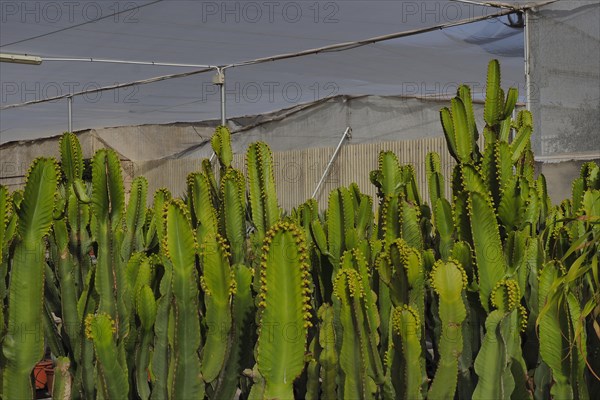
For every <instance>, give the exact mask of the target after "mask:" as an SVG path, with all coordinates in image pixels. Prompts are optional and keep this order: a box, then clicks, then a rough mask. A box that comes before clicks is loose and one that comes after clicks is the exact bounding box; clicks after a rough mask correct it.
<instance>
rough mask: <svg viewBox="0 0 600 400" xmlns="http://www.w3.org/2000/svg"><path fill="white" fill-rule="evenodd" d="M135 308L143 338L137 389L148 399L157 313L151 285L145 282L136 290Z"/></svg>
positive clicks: (142, 396)
mask: <svg viewBox="0 0 600 400" xmlns="http://www.w3.org/2000/svg"><path fill="white" fill-rule="evenodd" d="M135 308H136V314H137V316H138V318H139V319H140V322H141V328H142V329H141V331H142V332H141V337H142V338H141V340H140V341H139V345H138V346H139V347H138V348H137V354H136V362H135V370H136V389H137V393H138V396H139V397H140V398H141V399H144V400H146V399H148V398H150V386H149V385H148V366H149V363H150V347H151V345H152V343H153V341H154V331H153V328H154V322H155V320H156V314H157V307H156V299H155V298H154V293H153V292H152V289H151V288H150V286H148V285H145V284H143V285H141V287H140V288H139V290H138V291H137V292H136V297H135Z"/></svg>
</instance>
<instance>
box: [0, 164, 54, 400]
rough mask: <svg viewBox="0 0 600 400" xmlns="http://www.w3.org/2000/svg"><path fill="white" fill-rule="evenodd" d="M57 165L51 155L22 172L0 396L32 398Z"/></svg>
mask: <svg viewBox="0 0 600 400" xmlns="http://www.w3.org/2000/svg"><path fill="white" fill-rule="evenodd" d="M57 181H58V166H57V163H56V161H55V160H54V159H48V158H39V159H36V160H35V161H34V162H33V164H32V166H31V168H30V169H29V171H28V173H27V178H26V184H25V191H24V193H23V199H22V201H21V204H20V209H19V211H18V215H19V221H18V228H17V234H18V238H17V239H16V244H15V248H14V253H13V255H12V261H11V271H10V284H9V288H8V318H7V322H8V325H7V330H6V335H5V337H4V339H3V343H2V352H3V356H4V358H5V360H6V364H5V366H4V367H3V369H4V371H3V372H2V375H3V376H2V378H3V388H2V390H3V395H4V397H5V398H7V399H22V398H32V397H33V393H34V392H33V388H32V386H31V379H30V375H31V371H32V370H33V367H34V366H35V364H36V362H38V361H39V360H40V359H41V358H42V355H43V351H44V340H43V335H44V332H43V328H42V323H41V322H40V321H41V320H42V310H43V301H44V276H45V268H46V262H45V250H46V246H45V243H44V237H45V236H46V235H47V234H48V232H49V230H50V227H51V224H52V216H53V211H54V206H55V192H56V189H57Z"/></svg>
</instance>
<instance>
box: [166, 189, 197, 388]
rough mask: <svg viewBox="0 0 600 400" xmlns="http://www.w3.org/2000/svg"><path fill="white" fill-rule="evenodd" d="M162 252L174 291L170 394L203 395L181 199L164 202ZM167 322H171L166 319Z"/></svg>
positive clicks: (192, 253) (192, 255)
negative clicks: (169, 264)
mask: <svg viewBox="0 0 600 400" xmlns="http://www.w3.org/2000/svg"><path fill="white" fill-rule="evenodd" d="M163 218H164V224H165V238H164V240H163V243H162V248H163V251H164V254H165V255H166V257H167V258H168V259H169V261H170V262H171V263H172V291H173V297H174V302H173V305H172V307H173V318H174V321H173V322H174V324H175V325H174V327H173V329H174V331H173V333H172V334H173V346H174V348H173V351H174V354H176V355H177V356H176V357H175V358H174V360H172V361H173V362H174V363H175V365H172V368H173V369H172V371H173V372H172V374H173V379H172V386H171V388H170V393H171V396H172V397H174V398H178V399H179V398H184V399H187V398H193V397H194V398H195V397H198V398H202V397H203V395H204V384H203V382H202V380H201V365H200V358H199V357H198V350H199V348H200V343H201V336H200V323H199V320H198V308H199V304H198V295H199V293H198V292H199V291H198V276H197V271H196V246H197V245H196V239H195V235H194V232H193V230H192V226H191V222H190V216H189V211H188V210H187V208H186V206H185V204H184V203H183V202H182V201H181V200H171V201H170V202H168V203H166V204H165V212H164V216H163ZM169 325H170V322H169Z"/></svg>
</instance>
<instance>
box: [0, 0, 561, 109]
mask: <svg viewBox="0 0 600 400" xmlns="http://www.w3.org/2000/svg"><path fill="white" fill-rule="evenodd" d="M159 1H162V0H157V1H155V2H153V3H148V4H145V5H143V6H147V5H150V4H154V3H157V2H159ZM457 1H470V0H457ZM554 1H556V0H549V1H546V2H544V4H547V3H551V2H554ZM490 4H491V3H490ZM480 5H486V4H481V3H480ZM538 5H539V4H538ZM140 7H141V6H140ZM515 12H517V11H516V10H515V8H514V7H513V8H508V9H504V10H502V11H498V12H496V13H493V14H488V15H482V16H479V17H476V18H465V19H462V20H459V21H455V22H449V23H444V24H438V25H434V26H430V27H426V28H419V29H412V30H408V31H402V32H395V33H391V34H387V35H381V36H375V37H371V38H367V39H363V40H357V41H351V42H343V43H336V44H332V45H328V46H323V47H318V48H312V49H307V50H303V51H299V52H295V53H284V54H279V55H274V56H269V57H262V58H257V59H253V60H247V61H242V62H239V63H233V64H227V65H223V66H208V65H207V66H202V67H204V68H203V69H200V70H196V71H190V72H184V73H178V74H170V75H162V76H158V77H154V78H148V79H143V80H138V81H132V82H127V83H122V84H115V85H110V86H104V87H99V88H93V89H88V90H83V91H80V92H76V93H68V94H64V95H59V96H54V97H50V98H45V99H39V100H31V101H27V102H23V103H17V104H9V105H7V106H4V107H1V108H0V110H6V109H10V108H17V107H23V106H28V105H32V104H39V103H44V102H49V101H55V100H59V99H64V98H67V97H72V96H79V95H83V94H88V93H97V92H102V91H107V90H115V89H120V88H124V87H130V86H136V85H145V84H148V83H153V82H159V81H163V80H167V79H176V78H182V77H187V76H191V75H196V74H200V73H204V72H208V71H211V70H214V69H218V68H221V69H223V70H224V69H227V68H234V67H243V66H247V65H254V64H261V63H266V62H273V61H279V60H285V59H290V58H297V57H303V56H307V55H315V54H321V53H329V52H339V51H345V50H351V49H355V48H358V47H362V46H367V45H370V44H375V43H379V42H384V41H388V40H393V39H398V38H403V37H408V36H414V35H418V34H422V33H427V32H433V31H438V30H443V29H448V28H452V27H455V26H460V25H466V24H471V23H475V22H480V21H485V20H488V19H493V18H498V17H502V16H505V15H509V14H513V13H515ZM45 60H48V61H60V60H67V59H60V58H51V57H48V58H46V59H45ZM71 61H92V62H93V61H94V59H93V58H81V59H71ZM96 61H97V62H117V63H129V64H138V63H139V64H144V65H161V63H155V62H143V61H139V62H136V61H121V60H101V59H96ZM162 64H167V63H162ZM172 66H187V65H185V64H181V65H172ZM189 66H194V67H197V65H193V64H189Z"/></svg>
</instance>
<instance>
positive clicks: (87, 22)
mask: <svg viewBox="0 0 600 400" xmlns="http://www.w3.org/2000/svg"><path fill="white" fill-rule="evenodd" d="M161 1H163V0H154V1H153V2H151V3H146V4H142V5H140V6H136V7H131V8H124V9H123V10H120V11H116V12H114V13H112V14H108V15H103V16H102V17H98V18H95V19H90V20H88V21H84V22H81V23H79V24H75V25H69V26H66V27H64V28H60V29H57V30H55V31H52V32H46V33H41V34H39V35H36V36H32V37H29V38H26V39H20V40H16V41H14V42H11V43H5V44H0V47H6V46H12V45H15V44H20V43H24V42H28V41H30V40H35V39H40V38H43V37H46V36H51V35H54V34H56V33H60V32H64V31H68V30H70V29H75V28H79V27H81V26H84V25H87V24H91V23H94V22H98V21H102V20H103V19H106V18H110V17H114V16H116V15H119V14H122V13H124V12H131V11H132V10H139V9H140V8H144V7H148V6H151V5H153V4H156V3H160V2H161ZM134 4H135V3H134Z"/></svg>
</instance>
